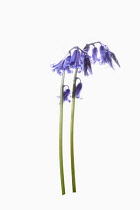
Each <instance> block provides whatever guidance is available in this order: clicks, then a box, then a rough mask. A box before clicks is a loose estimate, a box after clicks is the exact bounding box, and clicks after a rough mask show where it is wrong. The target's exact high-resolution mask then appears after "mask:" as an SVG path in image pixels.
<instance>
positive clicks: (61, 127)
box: [59, 73, 65, 195]
mask: <svg viewBox="0 0 140 210" xmlns="http://www.w3.org/2000/svg"><path fill="white" fill-rule="evenodd" d="M64 78H65V73H63V75H62V80H61V86H60V117H59V166H60V179H61V191H62V195H64V194H65V181H64V169H63V88H64Z"/></svg>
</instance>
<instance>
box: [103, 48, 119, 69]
mask: <svg viewBox="0 0 140 210" xmlns="http://www.w3.org/2000/svg"><path fill="white" fill-rule="evenodd" d="M112 59H113V60H114V61H115V63H116V64H117V65H118V66H119V67H120V64H119V62H118V60H117V58H116V56H115V54H114V53H112V52H110V51H109V49H108V47H107V46H103V45H101V46H100V64H105V63H107V64H109V65H110V67H111V68H113V69H114V67H113V64H112Z"/></svg>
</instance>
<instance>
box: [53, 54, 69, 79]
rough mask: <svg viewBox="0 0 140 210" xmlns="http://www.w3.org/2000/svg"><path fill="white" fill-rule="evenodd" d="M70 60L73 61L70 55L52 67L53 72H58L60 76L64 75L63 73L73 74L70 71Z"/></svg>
mask: <svg viewBox="0 0 140 210" xmlns="http://www.w3.org/2000/svg"><path fill="white" fill-rule="evenodd" d="M70 60H71V55H70V54H68V55H67V56H66V57H65V58H64V59H63V60H61V61H60V62H59V63H57V64H52V65H51V67H52V71H56V72H57V74H59V75H62V73H63V71H67V72H68V73H71V72H72V71H71V70H70Z"/></svg>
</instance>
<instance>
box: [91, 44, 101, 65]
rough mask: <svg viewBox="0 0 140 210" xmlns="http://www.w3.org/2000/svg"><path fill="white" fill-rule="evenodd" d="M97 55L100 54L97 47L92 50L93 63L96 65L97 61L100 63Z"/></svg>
mask: <svg viewBox="0 0 140 210" xmlns="http://www.w3.org/2000/svg"><path fill="white" fill-rule="evenodd" d="M97 54H98V49H97V47H94V48H93V49H92V61H93V63H95V62H96V61H99V59H98V57H97Z"/></svg>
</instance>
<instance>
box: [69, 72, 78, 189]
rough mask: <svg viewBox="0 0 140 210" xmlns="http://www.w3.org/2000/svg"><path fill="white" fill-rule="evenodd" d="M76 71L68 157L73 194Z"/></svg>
mask: <svg viewBox="0 0 140 210" xmlns="http://www.w3.org/2000/svg"><path fill="white" fill-rule="evenodd" d="M77 71H78V69H76V70H75V74H74V78H73V90H72V104H71V122H70V156H71V176H72V190H73V192H76V179H75V164H74V111H75V88H76V75H77Z"/></svg>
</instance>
